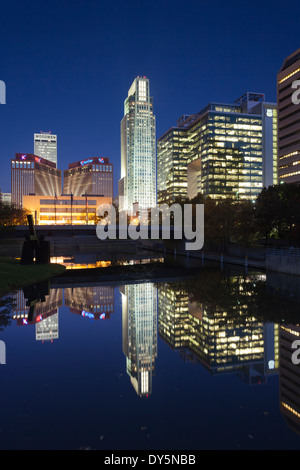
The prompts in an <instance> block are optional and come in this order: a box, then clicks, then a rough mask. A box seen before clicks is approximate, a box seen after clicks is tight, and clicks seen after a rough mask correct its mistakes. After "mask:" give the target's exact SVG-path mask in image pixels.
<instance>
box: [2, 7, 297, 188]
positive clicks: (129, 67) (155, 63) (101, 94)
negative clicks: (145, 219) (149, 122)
mask: <svg viewBox="0 0 300 470" xmlns="http://www.w3.org/2000/svg"><path fill="white" fill-rule="evenodd" d="M233 3H234V5H233V9H231V10H230V12H228V13H226V11H225V10H226V7H225V6H224V5H222V3H221V2H215V5H216V6H217V7H218V8H217V9H216V11H214V17H212V7H211V6H209V5H207V4H205V2H203V3H202V2H192V3H191V4H189V6H186V7H185V9H184V11H183V12H182V13H181V14H179V12H176V11H175V8H176V2H175V4H174V3H172V6H174V9H173V10H172V11H171V14H170V18H169V21H168V23H166V19H167V17H169V16H168V15H169V9H168V7H169V6H170V2H163V4H162V5H160V7H159V6H157V5H153V6H151V9H150V7H149V6H147V4H146V3H143V2H132V4H131V5H129V6H126V8H127V11H125V7H124V5H122V2H117V5H116V7H115V8H112V9H110V8H109V7H105V8H104V7H103V5H101V2H99V3H98V4H97V3H96V4H94V3H93V4H91V6H90V8H88V9H86V10H85V11H84V20H85V21H84V26H82V28H81V29H80V30H79V32H78V31H77V33H79V37H78V40H77V41H78V47H79V52H80V54H75V56H74V53H73V52H72V50H71V49H70V44H71V43H70V42H68V41H67V42H66V43H65V45H64V47H62V48H61V50H58V49H59V46H60V44H61V41H63V40H64V39H65V38H66V35H67V33H70V31H73V30H74V31H76V26H77V25H78V19H77V18H79V17H80V13H81V12H82V11H81V8H82V5H80V4H78V5H77V6H76V7H74V9H72V10H70V5H71V3H70V2H68V1H66V2H62V5H61V7H60V8H59V6H58V4H56V2H54V5H53V7H55V6H57V19H56V29H57V30H58V31H59V37H58V38H55V36H54V32H55V31H56V30H53V29H52V26H51V24H50V22H48V21H47V19H43V20H42V17H43V11H44V9H43V6H40V5H39V9H35V6H36V4H35V2H32V3H31V5H30V7H29V10H31V8H32V10H33V11H34V10H35V11H34V15H33V20H32V21H35V22H37V24H38V32H41V30H42V28H44V32H43V38H44V47H43V49H39V47H38V46H37V44H36V42H35V36H34V35H33V34H32V33H31V32H30V30H27V27H28V26H27V25H23V30H22V41H23V39H24V43H22V44H21V43H20V37H21V36H20V33H17V34H15V31H16V29H17V30H18V28H12V31H14V33H13V35H14V36H15V37H13V38H12V37H11V33H10V32H9V30H8V29H7V28H8V26H6V27H5V28H4V29H3V32H2V33H1V34H3V35H4V36H3V37H1V39H2V44H3V49H2V57H1V62H2V61H3V63H2V65H1V69H0V70H1V77H0V78H1V80H4V81H5V83H6V88H7V104H6V105H5V106H1V108H0V110H1V113H0V124H1V129H2V133H1V134H2V138H1V142H0V152H1V156H2V163H3V171H2V178H1V181H0V183H1V184H0V186H1V189H2V191H3V192H9V191H10V187H9V180H10V178H9V172H10V165H9V161H10V158H11V157H12V156H13V155H14V154H15V153H16V152H28V153H33V144H32V135H33V133H34V132H37V129H51V130H52V132H53V133H54V134H56V135H58V139H59V150H58V152H59V163H58V167H59V168H61V169H63V168H66V167H67V165H68V163H69V162H71V161H76V160H80V159H81V158H85V157H90V156H91V155H99V154H100V155H101V156H102V155H103V156H106V157H108V158H109V159H110V161H112V163H113V164H114V168H115V176H116V177H115V181H114V194H115V195H117V180H118V177H117V175H118V174H120V137H119V123H120V120H121V118H122V108H123V106H122V105H123V99H124V95H125V94H126V93H127V89H128V83H129V82H132V80H133V79H134V77H135V76H137V75H146V76H147V77H149V79H150V81H151V90H152V91H151V94H152V96H154V98H155V114H156V116H157V137H159V136H161V135H162V134H163V133H164V132H165V131H166V130H167V129H168V128H169V127H171V125H172V124H173V122H174V119H177V117H178V116H180V115H182V114H185V113H194V112H197V111H198V109H201V107H203V106H205V105H206V103H207V102H208V101H219V102H221V101H225V102H230V101H232V100H234V99H235V98H236V96H240V95H241V94H242V93H243V92H244V90H245V89H248V90H252V91H257V90H259V91H262V92H264V93H265V95H266V100H267V101H270V102H271V101H272V102H273V101H276V76H277V73H278V71H279V69H280V67H281V66H282V63H283V61H284V59H285V58H286V57H287V56H288V55H290V54H291V53H293V51H295V50H296V49H297V48H298V46H299V44H298V43H297V41H298V39H297V28H296V23H297V21H296V18H297V12H299V11H300V8H299V7H298V6H295V5H294V4H293V5H292V3H291V4H290V6H291V8H290V9H287V8H286V7H285V5H286V4H285V5H282V6H280V5H277V6H274V5H273V4H272V10H270V9H269V7H270V6H271V2H265V3H264V4H263V5H261V4H259V7H260V16H257V15H254V11H255V4H252V5H253V6H252V8H253V9H252V10H251V11H250V13H249V15H248V16H247V22H248V26H249V28H250V29H249V30H251V25H252V26H254V25H255V31H256V33H255V37H256V40H255V41H253V40H251V38H250V36H251V35H250V34H249V37H247V38H246V37H241V40H240V41H237V39H238V37H239V35H240V32H239V28H237V31H234V32H232V34H231V35H230V36H229V35H227V34H226V20H228V18H229V14H230V16H231V17H232V21H233V22H234V21H235V22H236V24H238V21H239V20H240V19H241V18H243V15H244V14H245V13H246V10H247V7H246V6H244V7H242V6H240V5H239V3H238V2H233ZM16 4H17V5H19V10H18V11H17V14H15V13H14V14H13V5H16ZM257 5H258V2H257ZM145 8H146V9H147V12H148V20H147V22H146V23H145V22H144V23H143V24H142V23H139V21H138V20H140V19H141V17H142V16H143V15H144V10H145ZM158 11H159V13H160V15H157V13H158ZM67 12H68V19H67V20H66V18H65V15H66V13H67ZM3 13H4V14H5V18H6V25H14V24H15V26H18V25H21V24H22V6H21V4H20V3H19V2H12V3H10V4H8V3H7V2H4V5H3ZM100 14H102V18H103V19H102V21H101V26H102V29H101V28H100V29H99V28H98V29H97V30H96V29H95V31H94V32H93V34H92V35H91V36H90V38H89V39H88V40H84V32H85V31H86V28H90V27H93V26H94V24H95V20H96V19H97V18H98V19H99V15H100ZM122 15H123V16H122ZM124 15H125V18H128V17H130V16H131V17H133V20H135V23H136V24H137V25H138V26H137V27H136V30H133V29H132V30H130V32H129V33H128V32H127V33H126V34H125V26H123V24H122V21H123V17H124ZM132 15H133V16H132ZM267 16H268V18H269V21H266V17H267ZM154 18H157V20H156V22H154V21H153V22H152V20H153V19H154ZM104 19H106V20H110V23H111V22H112V21H114V24H117V25H118V26H119V27H120V35H119V36H118V37H120V36H121V33H122V32H124V36H123V38H124V43H123V41H122V42H120V41H119V40H118V39H117V38H116V37H114V38H112V36H111V34H109V35H108V36H106V34H107V33H108V32H109V29H108V28H109V26H105V24H104V23H105V21H104ZM212 19H213V21H214V25H215V28H213V29H214V34H215V35H216V40H215V41H214V42H212V43H211V44H210V42H209V39H210V38H211V34H212V32H211V31H210V30H209V27H208V26H209V24H211V21H212ZM170 20H173V21H170ZM205 22H207V24H208V26H206V24H205ZM108 23H109V21H108ZM163 25H164V26H165V29H164V30H163V29H162V26H163ZM179 25H181V26H182V29H181V32H182V36H183V37H185V39H184V40H183V41H180V36H179V35H178V37H177V34H178V32H177V28H178V27H179ZM63 26H65V28H64V27H63ZM200 26H201V27H200ZM259 26H261V28H260V27H259ZM24 28H25V30H24ZM161 31H164V32H163V33H162V32H161ZM276 31H277V33H276ZM278 32H281V33H280V34H279V33H278ZM184 33H186V34H185V35H184ZM72 34H73V35H72V36H71V38H72V39H74V38H75V39H76V35H75V33H72ZM139 35H142V37H143V39H144V41H142V42H141V44H139V43H138V41H137V38H138V37H139ZM268 36H272V42H271V44H267V43H266V42H265V41H264V40H265V39H266V37H268ZM106 37H108V38H109V40H108V39H107V40H106V39H105V38H106ZM189 38H190V39H192V40H191V41H189ZM218 38H219V39H220V41H219V44H220V46H219V48H218V49H216V48H215V44H216V41H218ZM221 39H222V41H221ZM252 39H253V38H252ZM91 41H92V42H91ZM197 41H198V44H200V43H201V42H202V41H203V42H204V43H205V46H206V47H205V48H196V43H197ZM62 43H63V42H62ZM262 43H263V44H264V47H263V48H262V47H261V44H262ZM8 45H9V47H8ZM99 45H104V46H105V47H103V48H102V49H101V51H100V52H99V50H98V48H97V46H99ZM86 46H89V53H88V55H87V57H85V56H84V54H82V52H83V50H84V48H85V47H86ZM128 46H132V47H133V49H131V52H130V51H129V49H130V47H129V49H128ZM186 46H189V48H188V50H187V47H186ZM142 47H145V53H141V51H142V49H141V48H142ZM183 50H185V51H186V53H185V56H184V57H183V56H182V55H181V52H182V51H183ZM133 51H134V52H135V54H133V56H134V57H136V59H132V60H131V61H130V62H129V63H128V64H127V59H128V57H129V54H132V52H133ZM116 53H117V55H116ZM242 53H243V54H242ZM12 57H14V60H13V61H12ZM75 57H76V59H78V63H76V64H75ZM26 58H27V59H28V61H27V62H26ZM36 59H39V60H40V61H41V62H40V65H41V66H40V68H39V69H37V68H36V66H35V65H34V60H36ZM48 59H49V61H48ZM24 61H25V62H24ZM64 61H66V64H65V65H64ZM237 61H238V62H237ZM50 63H51V69H50V68H49V66H50ZM125 63H126V65H125ZM48 64H49V65H48ZM62 65H63V66H62ZM18 72H20V73H18ZM48 72H49V73H48ZM198 72H201V73H200V75H199V74H198ZM41 97H42V98H43V99H41ZM31 109H34V111H35V112H30V110H31ZM99 110H101V111H100V112H99ZM25 115H26V119H24V116H25Z"/></svg>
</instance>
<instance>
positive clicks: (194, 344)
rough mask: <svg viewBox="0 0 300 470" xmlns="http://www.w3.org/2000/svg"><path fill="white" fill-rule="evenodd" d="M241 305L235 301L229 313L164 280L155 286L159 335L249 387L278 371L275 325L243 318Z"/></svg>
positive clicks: (187, 356)
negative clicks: (230, 313)
mask: <svg viewBox="0 0 300 470" xmlns="http://www.w3.org/2000/svg"><path fill="white" fill-rule="evenodd" d="M240 288H241V289H242V288H243V285H242V283H241V285H240ZM246 309H247V305H246V304H245V303H244V304H243V305H238V303H237V308H236V315H235V316H234V317H233V316H232V315H231V316H229V315H228V312H227V311H225V310H224V309H223V308H219V307H216V306H215V305H214V306H213V307H212V306H210V304H209V303H205V304H203V303H199V302H192V301H191V300H190V297H189V295H188V293H187V291H186V290H184V289H182V290H180V289H178V288H177V287H176V286H173V285H172V284H165V285H162V286H159V287H158V311H159V313H158V331H159V335H160V337H161V338H162V339H163V340H164V341H165V342H166V343H167V344H169V346H170V347H171V348H172V349H178V350H180V353H181V356H182V357H183V358H184V359H185V360H188V361H191V362H194V363H201V364H202V365H203V366H204V367H206V368H207V369H208V370H209V371H210V372H211V373H212V374H221V373H226V372H227V373H228V372H235V373H237V374H238V375H239V377H241V379H243V380H244V381H246V382H247V383H248V384H250V385H252V384H262V383H265V382H266V378H267V376H268V375H270V374H274V373H277V372H278V325H276V324H275V325H274V324H271V323H267V324H265V323H264V322H261V321H258V320H257V319H256V318H254V317H252V316H248V315H247V314H245V311H246Z"/></svg>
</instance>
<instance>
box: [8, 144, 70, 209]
mask: <svg viewBox="0 0 300 470" xmlns="http://www.w3.org/2000/svg"><path fill="white" fill-rule="evenodd" d="M30 194H31V195H37V196H55V195H57V196H58V195H60V194H61V171H60V170H58V169H57V168H56V164H55V163H53V162H50V161H48V160H45V159H44V158H41V157H38V156H37V155H33V154H23V153H16V154H15V158H13V159H12V160H11V202H12V204H14V205H16V206H17V207H20V208H21V207H23V196H25V195H30Z"/></svg>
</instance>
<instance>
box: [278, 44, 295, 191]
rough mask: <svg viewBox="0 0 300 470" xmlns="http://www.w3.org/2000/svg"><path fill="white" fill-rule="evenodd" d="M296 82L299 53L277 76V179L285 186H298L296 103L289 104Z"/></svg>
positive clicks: (288, 59)
mask: <svg viewBox="0 0 300 470" xmlns="http://www.w3.org/2000/svg"><path fill="white" fill-rule="evenodd" d="M296 80H298V81H299V80H300V49H297V50H296V51H295V52H294V53H293V54H291V55H289V56H288V57H287V58H286V59H285V60H284V62H283V64H282V67H281V69H280V70H279V72H278V75H277V106H278V177H279V181H280V182H281V181H282V182H286V183H298V182H300V125H299V123H300V103H298V104H297V102H294V100H293V94H294V93H295V92H297V90H296V88H295V85H296V86H297V88H298V89H299V85H297V83H295V84H294V82H296ZM299 96H300V95H299V92H298V94H297V96H296V98H299Z"/></svg>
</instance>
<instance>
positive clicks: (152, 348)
mask: <svg viewBox="0 0 300 470" xmlns="http://www.w3.org/2000/svg"><path fill="white" fill-rule="evenodd" d="M120 292H121V294H122V332H123V352H124V354H125V356H126V371H127V373H128V375H129V377H130V380H131V383H132V386H133V388H134V390H135V391H136V393H137V394H138V395H139V396H140V397H148V396H149V395H150V394H151V393H152V376H153V375H154V371H155V358H156V357H157V288H156V286H155V285H154V284H152V283H145V284H132V285H125V286H122V287H121V288H120Z"/></svg>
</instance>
